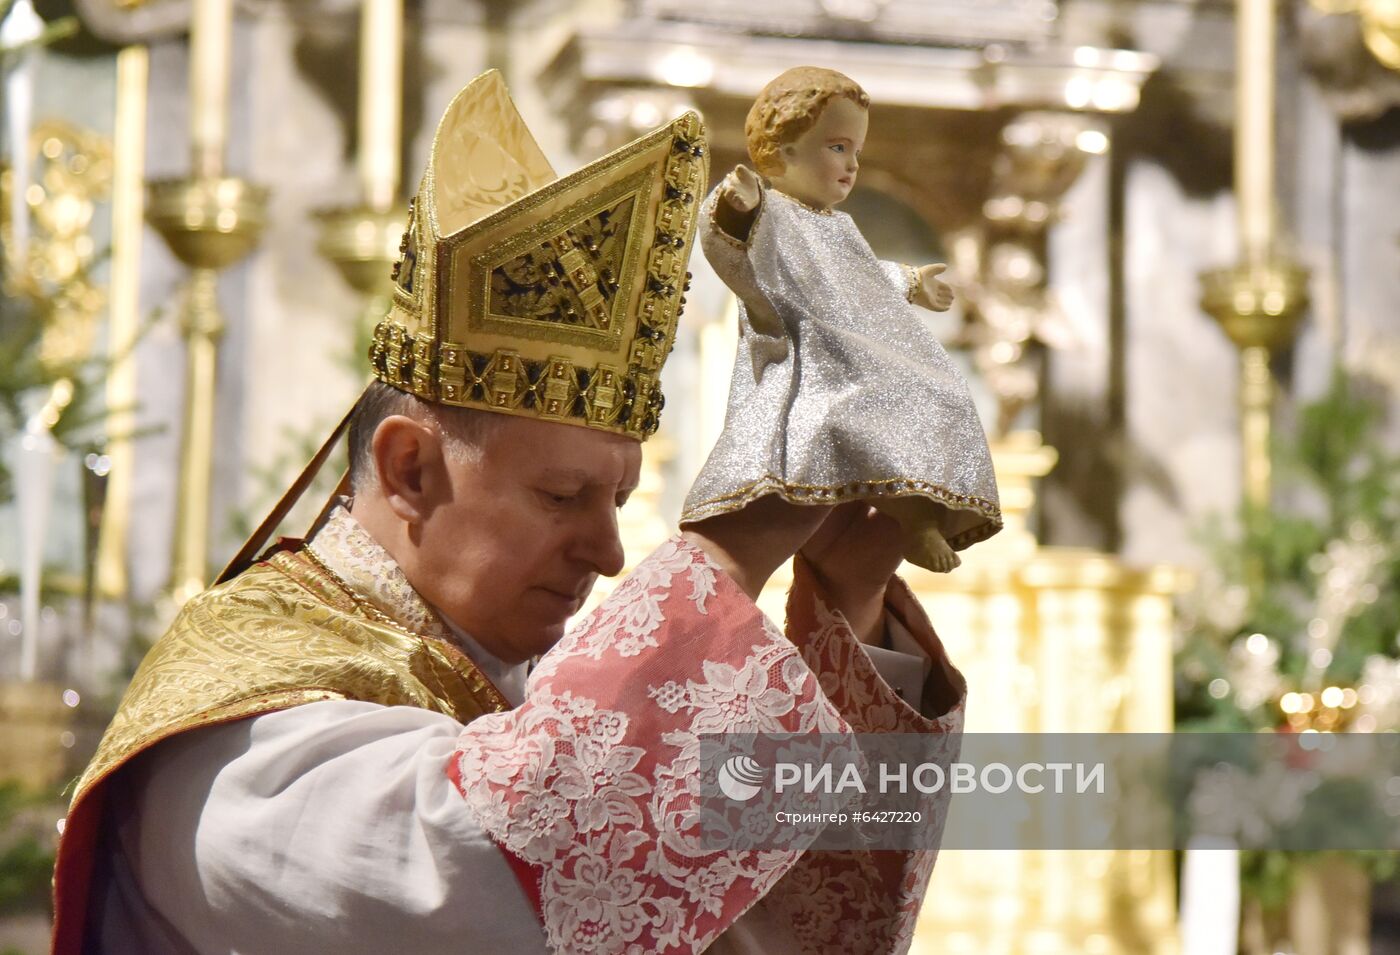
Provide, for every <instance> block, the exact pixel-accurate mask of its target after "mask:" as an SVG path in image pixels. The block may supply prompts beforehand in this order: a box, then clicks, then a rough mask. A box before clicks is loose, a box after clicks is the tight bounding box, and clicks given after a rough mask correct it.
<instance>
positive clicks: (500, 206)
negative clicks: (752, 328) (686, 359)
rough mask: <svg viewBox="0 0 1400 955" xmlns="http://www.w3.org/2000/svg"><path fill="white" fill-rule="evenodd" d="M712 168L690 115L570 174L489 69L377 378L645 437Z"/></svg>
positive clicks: (389, 324) (427, 215) (451, 152)
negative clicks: (551, 157) (554, 163)
mask: <svg viewBox="0 0 1400 955" xmlns="http://www.w3.org/2000/svg"><path fill="white" fill-rule="evenodd" d="M708 165H709V160H708V157H707V155H706V151H705V148H704V126H703V124H702V123H701V122H700V117H699V116H697V115H696V114H695V113H690V112H688V113H686V114H684V115H683V116H681V117H680V118H678V119H676V120H674V121H672V122H671V123H669V124H667V125H666V126H663V127H661V128H660V129H657V130H655V131H654V132H651V133H648V134H647V135H645V136H643V137H641V138H640V139H638V140H636V141H634V142H632V143H629V144H628V145H626V146H623V147H622V148H620V149H618V150H615V151H614V152H611V153H609V154H608V155H606V156H604V157H603V158H602V159H599V160H597V161H596V162H593V163H590V164H589V165H587V166H585V167H583V168H582V169H580V170H579V171H578V172H576V173H573V174H572V175H569V176H565V177H564V178H562V179H560V178H558V177H557V176H556V175H555V173H554V170H553V169H551V168H550V165H549V162H548V161H547V160H546V159H545V157H544V154H543V153H542V152H541V151H540V148H539V146H538V145H537V144H536V143H535V140H534V137H532V136H531V135H530V131H529V130H528V129H527V128H526V126H525V122H524V120H522V119H521V117H520V113H519V111H518V110H517V109H516V107H515V104H514V103H513V102H512V101H511V98H510V94H509V93H508V92H507V91H506V87H505V83H504V81H503V80H502V79H501V75H500V74H499V73H498V72H496V71H495V70H492V71H490V72H488V73H483V74H482V75H481V76H479V77H477V78H476V79H475V80H473V81H472V82H471V84H470V85H468V86H467V87H466V88H465V89H463V90H462V91H461V92H460V93H458V94H457V96H456V98H455V99H453V101H452V103H451V105H449V106H448V107H447V112H446V114H445V115H444V116H443V118H442V122H441V123H440V124H439V125H438V129H437V135H436V136H435V137H434V139H433V148H432V154H431V156H430V157H429V159H428V169H427V172H425V173H424V174H423V181H422V183H421V184H420V185H419V187H418V195H417V196H416V197H415V199H414V200H413V203H412V204H411V206H410V210H409V223H408V231H407V233H406V234H405V236H404V241H403V245H402V247H401V253H402V256H401V258H400V260H399V262H398V264H397V265H396V266H395V267H394V294H393V304H392V305H391V307H390V309H389V314H388V315H387V316H386V317H385V318H384V320H383V321H381V322H380V323H379V325H378V326H377V327H376V328H375V330H374V342H373V344H372V345H371V346H370V361H371V363H372V364H373V366H374V373H375V375H376V376H377V377H378V378H379V380H381V381H383V382H385V383H386V384H389V385H392V386H394V387H395V388H399V389H401V390H403V391H407V392H411V393H412V394H414V395H417V396H418V397H419V398H422V399H424V400H426V401H432V402H437V403H440V404H444V405H455V406H458V407H464V408H484V409H489V410H491V411H500V412H504V413H506V414H513V415H522V416H527V417H532V418H540V419H543V420H546V421H559V422H563V423H566V424H577V425H585V426H587V427H590V428H599V429H601V430H604V431H612V432H615V433H617V434H624V435H627V436H629V437H633V438H637V439H639V440H642V439H645V438H646V437H647V436H649V435H650V434H651V433H652V432H654V431H655V430H656V426H657V421H658V418H659V416H660V412H661V406H662V396H661V384H660V381H659V376H660V373H661V366H662V363H663V362H665V360H666V356H667V354H669V352H670V350H671V345H672V343H673V342H674V341H675V334H676V321H677V319H678V318H679V316H680V312H681V306H682V305H683V303H684V301H685V299H684V298H683V296H684V294H685V291H686V289H687V287H688V285H689V280H690V273H688V272H687V271H686V262H687V260H688V258H689V256H690V249H691V246H692V241H693V240H694V237H695V227H696V218H697V209H698V206H699V203H700V199H701V196H702V194H703V191H704V188H705V184H706V181H707V178H708Z"/></svg>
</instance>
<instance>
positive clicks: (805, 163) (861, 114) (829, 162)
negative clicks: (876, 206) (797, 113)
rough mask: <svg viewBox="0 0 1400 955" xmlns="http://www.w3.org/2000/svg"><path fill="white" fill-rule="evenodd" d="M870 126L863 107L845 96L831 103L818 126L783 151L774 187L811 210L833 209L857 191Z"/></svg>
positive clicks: (788, 144) (818, 120) (838, 97)
mask: <svg viewBox="0 0 1400 955" xmlns="http://www.w3.org/2000/svg"><path fill="white" fill-rule="evenodd" d="M869 126H870V117H869V115H868V113H867V112H866V109H865V108H864V107H863V106H861V105H860V104H859V103H856V102H854V101H852V100H849V99H847V98H846V97H844V96H836V97H833V98H832V99H830V100H828V101H827V104H826V106H825V107H824V108H823V109H822V113H821V115H820V116H818V117H817V121H816V123H815V124H813V125H812V127H811V128H810V129H808V130H807V131H806V132H805V133H803V134H802V135H801V136H799V137H797V139H795V140H793V141H792V142H790V143H787V144H785V145H784V146H783V147H782V148H781V149H780V150H779V155H780V157H781V158H782V161H783V171H782V172H781V173H780V174H778V175H775V176H773V177H772V181H773V185H774V186H776V187H777V188H778V189H780V190H781V191H783V192H785V193H787V194H788V195H790V196H792V197H793V198H794V199H800V200H802V201H803V202H805V203H807V204H808V205H810V206H815V207H817V208H819V209H830V208H831V207H832V206H834V205H836V204H837V203H839V202H841V201H842V200H844V199H845V198H846V197H847V196H848V195H850V193H851V189H853V188H854V187H855V184H856V173H858V172H859V171H860V151H861V150H862V149H864V148H865V134H866V131H867V129H868V128H869Z"/></svg>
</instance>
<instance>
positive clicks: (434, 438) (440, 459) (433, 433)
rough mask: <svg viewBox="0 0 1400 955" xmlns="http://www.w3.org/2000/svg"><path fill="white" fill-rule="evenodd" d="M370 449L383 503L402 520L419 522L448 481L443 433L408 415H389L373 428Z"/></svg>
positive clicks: (423, 518) (412, 522) (413, 522)
mask: <svg viewBox="0 0 1400 955" xmlns="http://www.w3.org/2000/svg"><path fill="white" fill-rule="evenodd" d="M370 449H371V454H372V456H373V459H374V472H375V478H376V481H375V483H376V484H377V485H378V488H377V490H378V492H379V495H380V496H381V497H382V498H383V499H384V503H385V504H387V505H388V507H389V509H390V510H391V511H393V512H394V514H395V515H396V516H397V517H398V518H399V519H400V520H402V521H404V522H405V523H408V524H421V523H422V522H423V521H424V520H426V519H427V517H428V515H429V514H430V513H432V510H433V508H434V507H435V506H436V505H437V503H438V500H437V499H438V497H439V496H440V495H441V494H442V492H443V490H444V482H445V481H446V480H447V475H446V473H445V460H444V453H443V452H444V449H443V436H442V433H441V432H440V431H439V430H438V429H437V427H436V426H435V425H432V424H429V423H427V422H424V421H417V420H414V419H413V418H410V417H408V416H407V415H389V416H388V417H386V418H385V419H384V420H383V421H380V422H379V426H378V427H377V428H375V429H374V438H373V439H372V441H371V443H370Z"/></svg>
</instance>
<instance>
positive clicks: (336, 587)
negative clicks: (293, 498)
mask: <svg viewBox="0 0 1400 955" xmlns="http://www.w3.org/2000/svg"><path fill="white" fill-rule="evenodd" d="M424 609H426V608H424ZM434 622H435V623H439V626H438V627H428V628H426V629H427V632H428V634H431V633H432V632H433V631H434V630H439V632H442V631H441V629H440V622H438V621H434ZM320 700H362V701H365V702H370V703H378V704H381V705H384V706H416V707H421V708H423V709H428V710H433V711H435V712H439V713H445V714H447V715H449V716H451V717H453V718H455V719H457V720H459V721H460V722H462V723H468V722H470V721H471V720H473V719H475V718H476V717H478V716H481V715H483V714H485V713H494V712H500V711H504V710H506V709H508V708H509V705H508V704H507V702H506V701H505V699H504V698H503V697H502V696H501V694H500V693H499V692H498V691H497V690H496V688H495V687H494V686H492V685H491V682H490V680H488V679H487V678H486V677H485V675H484V674H482V672H481V671H480V670H479V669H478V668H477V667H476V665H475V664H474V663H472V661H471V660H470V659H468V658H467V656H466V655H465V654H463V653H462V652H461V651H460V650H458V649H457V648H456V647H455V646H453V645H452V644H451V643H449V642H448V641H447V640H445V639H439V638H437V637H435V636H432V635H423V634H419V633H414V632H412V631H410V630H409V629H407V628H406V627H405V626H404V625H403V624H401V623H399V622H397V621H396V620H395V619H394V617H392V616H390V615H389V614H388V613H386V612H384V610H382V609H381V608H380V607H378V606H376V604H375V603H374V602H373V601H371V600H369V599H367V598H366V596H365V595H364V594H362V593H360V592H359V591H358V590H357V589H355V588H354V587H352V586H351V585H350V584H349V583H347V582H346V581H345V580H344V579H342V578H341V577H340V576H339V575H337V574H336V573H335V572H334V571H332V570H331V569H330V568H329V567H327V566H326V565H325V563H324V562H323V561H322V560H321V559H320V558H318V557H317V556H316V554H315V553H314V552H313V551H312V550H311V549H310V548H301V549H296V550H283V551H280V552H278V553H277V554H274V555H273V556H272V557H271V558H270V559H269V560H267V561H265V562H263V563H260V564H257V565H256V566H254V567H252V568H250V569H249V570H247V571H245V572H244V573H242V574H240V575H239V576H238V577H236V578H235V579H233V580H231V581H229V582H228V583H226V584H223V585H221V586H219V587H215V588H213V589H212V590H208V591H205V592H204V593H202V594H200V595H199V596H197V597H195V598H194V599H192V600H191V601H190V602H189V603H187V604H185V606H184V608H183V609H182V610H181V611H180V614H179V616H178V617H176V619H175V622H174V623H173V624H172V625H171V627H170V629H169V631H167V632H166V634H165V635H164V636H163V637H161V638H160V639H159V640H158V641H156V643H155V645H154V646H153V647H151V650H150V652H149V653H148V654H147V655H146V658H145V659H144V660H143V661H142V663H141V666H140V668H139V669H138V670H137V671H136V676H135V677H134V678H133V679H132V681H131V685H130V686H129V687H128V688H127V691H126V694H125V695H124V696H123V697H122V701H121V705H120V706H119V707H118V709H117V715H116V716H115V717H114V718H113V720H112V723H111V725H110V726H109V727H108V729H107V732H106V734H105V735H104V736H103V738H102V743H101V745H100V746H99V747H98V750H97V755H96V756H94V757H93V760H92V762H91V763H90V764H89V765H88V768H87V771H86V772H85V773H83V776H82V778H81V779H80V780H79V781H78V785H77V790H76V792H75V794H74V796H73V803H72V806H71V808H70V810H69V813H68V817H67V820H66V823H65V827H64V833H63V839H62V842H61V843H60V846H59V855H58V864H57V866H56V867H55V884H56V891H55V908H56V912H55V924H54V950H55V951H58V952H67V951H78V950H80V947H81V940H82V931H83V922H84V916H85V914H86V907H87V895H88V885H89V882H90V879H91V871H92V866H93V860H94V853H95V851H96V848H97V846H96V836H97V832H98V823H99V821H100V819H101V817H102V805H103V798H102V797H103V783H104V782H106V781H107V780H108V779H110V778H111V776H112V774H113V773H114V772H116V771H117V770H118V769H119V768H121V766H123V765H124V764H125V763H126V762H127V761H128V760H130V759H132V758H133V757H134V756H136V755H137V754H139V753H141V752H143V751H145V750H147V749H149V748H150V747H152V746H154V745H155V744H156V743H159V742H161V741H162V740H165V739H169V738H170V737H172V736H175V735H176V734H178V733H183V732H187V731H189V730H193V729H198V728H200V727H202V726H210V725H213V724H216V723H225V722H228V721H231V720H239V719H244V718H247V717H252V716H259V715H261V714H264V713H271V712H274V711H276V710H283V709H287V708H289V707H293V706H299V705H301V704H303V703H312V702H316V701H320Z"/></svg>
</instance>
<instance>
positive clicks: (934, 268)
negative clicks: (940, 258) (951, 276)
mask: <svg viewBox="0 0 1400 955" xmlns="http://www.w3.org/2000/svg"><path fill="white" fill-rule="evenodd" d="M947 269H948V266H946V265H925V266H923V267H922V268H920V269H919V295H918V298H917V299H916V301H917V302H918V303H919V304H920V305H922V306H923V307H924V308H929V309H932V310H933V311H935V312H946V311H948V309H950V308H952V307H953V288H952V286H950V285H949V284H948V283H947V282H945V281H943V280H942V279H940V278H939V277H938V276H940V275H942V274H943V273H944V272H945V271H947Z"/></svg>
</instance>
